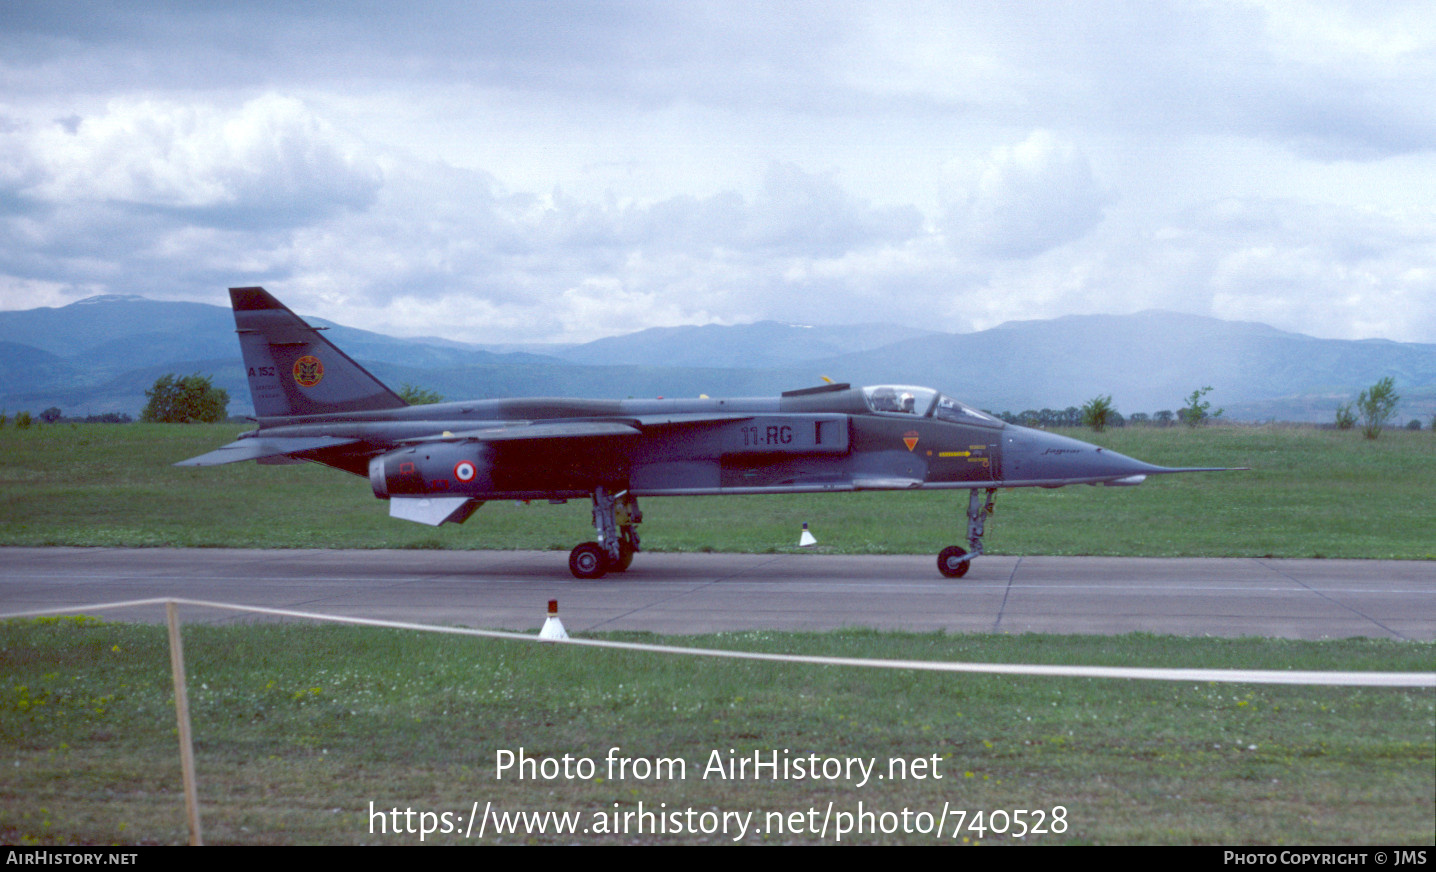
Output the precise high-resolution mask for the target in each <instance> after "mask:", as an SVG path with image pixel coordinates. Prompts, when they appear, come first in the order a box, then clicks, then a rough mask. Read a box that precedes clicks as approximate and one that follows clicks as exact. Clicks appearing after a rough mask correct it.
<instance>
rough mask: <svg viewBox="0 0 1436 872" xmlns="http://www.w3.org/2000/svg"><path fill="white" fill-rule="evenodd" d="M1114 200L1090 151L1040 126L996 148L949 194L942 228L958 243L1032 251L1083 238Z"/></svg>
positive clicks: (1014, 252)
mask: <svg viewBox="0 0 1436 872" xmlns="http://www.w3.org/2000/svg"><path fill="white" fill-rule="evenodd" d="M1107 200H1108V195H1107V194H1105V193H1104V192H1103V191H1102V189H1101V188H1100V186H1099V185H1098V184H1097V181H1096V179H1095V178H1094V177H1093V174H1092V167H1091V164H1090V163H1089V162H1088V160H1087V157H1086V156H1085V155H1084V154H1082V152H1081V151H1080V150H1079V149H1078V148H1077V147H1076V146H1075V145H1073V144H1072V143H1071V142H1068V141H1066V140H1065V139H1063V138H1060V137H1057V136H1055V135H1053V134H1052V133H1050V132H1048V131H1042V130H1039V131H1036V132H1034V133H1033V134H1031V135H1030V136H1028V137H1027V138H1026V139H1025V140H1023V141H1022V142H1020V143H1018V144H1017V145H1014V146H1003V147H1001V148H998V149H995V150H994V151H993V153H992V154H991V156H990V157H989V158H988V160H987V161H986V162H985V163H984V164H983V165H982V166H981V167H980V168H978V171H977V172H976V173H975V175H974V177H973V178H972V179H971V180H970V181H969V183H968V187H967V190H966V191H965V192H962V194H961V195H960V196H958V197H956V198H954V199H953V200H952V201H951V202H949V204H948V206H947V208H946V210H945V213H946V214H945V216H944V221H943V229H944V231H945V233H946V234H947V236H948V239H949V241H950V242H951V243H952V244H953V245H955V246H957V247H958V248H959V249H966V248H972V249H974V250H975V251H977V252H978V253H979V254H981V255H983V256H987V257H996V258H1026V257H1032V256H1034V255H1037V254H1041V253H1042V252H1044V251H1047V250H1048V249H1051V248H1054V247H1056V246H1058V245H1062V244H1064V243H1067V242H1070V241H1072V240H1075V239H1079V238H1081V237H1082V236H1083V235H1085V234H1086V233H1087V232H1088V231H1090V230H1091V229H1092V228H1093V227H1095V226H1096V225H1097V224H1098V223H1099V222H1100V221H1101V220H1102V214H1103V213H1102V210H1103V207H1104V205H1105V204H1106V202H1107Z"/></svg>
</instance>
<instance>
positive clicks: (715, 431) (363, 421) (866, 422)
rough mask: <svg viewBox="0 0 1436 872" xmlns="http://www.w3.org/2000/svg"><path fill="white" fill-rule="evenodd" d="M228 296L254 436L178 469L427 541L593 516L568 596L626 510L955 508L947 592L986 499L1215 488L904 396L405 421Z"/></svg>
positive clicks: (590, 570) (821, 396) (454, 409)
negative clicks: (686, 506) (958, 520)
mask: <svg viewBox="0 0 1436 872" xmlns="http://www.w3.org/2000/svg"><path fill="white" fill-rule="evenodd" d="M229 294H230V300H231V302H232V303H233V306H234V320H235V325H236V327H237V328H238V333H239V344H240V349H241V351H242V353H243V356H244V366H245V370H246V373H247V375H248V378H249V389H250V392H251V393H252V394H253V397H254V408H255V414H256V416H257V419H258V423H259V426H258V428H257V429H255V430H252V431H250V432H247V433H244V434H242V435H241V436H240V437H239V439H238V440H237V441H235V442H232V443H230V444H229V445H226V446H224V447H223V448H219V449H217V450H215V451H211V452H209V453H208V454H203V455H200V456H199V457H194V458H191V459H189V460H185V461H182V462H180V463H178V464H176V465H177V466H213V465H218V464H224V463H235V462H237V461H241V460H255V461H258V462H260V463H292V462H298V461H302V460H307V461H313V462H315V463H322V464H324V465H326V466H332V467H334V468H336V469H342V470H344V471H345V472H351V473H353V474H355V475H358V476H368V478H369V481H370V484H371V485H372V486H373V489H374V495H375V496H376V497H378V498H379V499H381V500H388V501H389V514H390V515H391V516H393V517H395V518H402V519H404V520H407V521H417V522H419V523H422V524H430V525H434V526H437V525H439V524H444V523H463V522H464V521H466V520H468V518H469V516H470V515H472V514H473V513H474V511H475V510H476V509H478V508H479V506H481V505H482V504H483V503H484V501H486V500H498V499H505V500H509V499H512V500H531V499H546V500H551V501H555V502H559V501H564V500H569V499H581V498H589V499H591V500H592V501H593V526H594V530H595V531H596V533H597V536H596V541H594V542H585V543H583V544H581V545H578V546H577V547H575V548H574V549H573V551H572V552H570V554H569V561H568V562H569V569H570V571H572V573H573V574H574V576H576V577H578V578H599V577H601V576H603V575H604V574H606V573H608V572H622V571H624V570H625V569H627V568H628V567H629V565H630V563H631V562H632V560H633V555H634V553H635V552H637V551H638V550H639V537H638V531H637V527H638V524H639V523H640V522H641V521H642V520H643V514H642V512H640V511H639V508H638V498H639V497H647V496H688V495H701V494H773V493H826V492H834V491H865V490H916V489H935V488H936V489H949V490H966V491H968V502H967V542H966V547H965V548H964V547H962V546H960V545H952V546H949V547H947V548H944V549H943V550H942V552H941V553H940V554H938V558H937V566H938V570H939V571H940V572H941V573H942V574H943V575H945V576H948V577H950V578H958V577H961V576H963V575H965V574H966V573H967V569H968V565H969V563H970V562H971V561H972V559H973V558H975V557H977V556H978V555H980V554H981V553H982V537H983V533H984V530H985V525H986V521H987V517H988V515H989V514H991V512H992V506H993V498H994V495H995V493H996V491H997V489H998V488H1009V487H1047V488H1053V487H1062V486H1064V485H1069V484H1094V485H1095V484H1103V485H1136V484H1140V483H1141V482H1142V481H1143V480H1144V479H1145V478H1146V477H1147V476H1148V475H1157V474H1167V473H1174V472H1215V471H1220V470H1219V469H1218V468H1182V469H1177V468H1169V467H1161V466H1154V465H1152V464H1149V463H1143V462H1142V461H1140V460H1134V459H1132V458H1130V457H1126V456H1123V455H1121V454H1118V453H1116V452H1113V451H1108V450H1106V449H1103V448H1099V447H1097V446H1095V445H1090V444H1088V443H1086V442H1081V441H1078V440H1076V439H1070V438H1067V437H1065V436H1058V435H1056V434H1053V433H1046V432H1042V431H1039V430H1030V429H1027V428H1025V427H1018V426H1015V425H1012V424H1006V423H1003V422H1002V421H1000V420H997V419H996V418H993V417H991V416H989V415H987V414H985V413H983V412H981V411H978V410H977V409H974V408H972V407H970V406H967V405H964V404H963V403H960V402H958V401H957V400H954V399H952V398H951V397H948V396H946V395H944V394H941V393H939V392H937V391H935V390H933V389H931V388H924V387H912V386H907V385H878V386H873V387H863V388H854V387H851V386H850V385H847V384H826V385H822V386H819V387H812V388H805V389H803V390H794V391H787V392H785V393H783V394H782V395H781V396H778V397H764V398H753V399H710V398H708V397H699V398H696V399H652V400H587V399H549V398H533V399H507V400H475V401H470V402H457V403H441V404H436V405H423V406H411V405H409V404H408V403H406V402H405V401H404V400H403V399H402V398H401V397H399V395H397V394H395V393H394V392H393V391H391V390H390V389H389V388H387V387H385V386H384V384H383V383H381V382H380V381H379V380H378V379H376V378H375V377H374V376H372V375H370V374H369V372H368V371H366V370H365V369H364V368H363V367H362V366H360V365H359V364H358V363H355V362H354V361H353V360H351V359H350V358H349V357H348V356H347V355H345V354H344V352H342V351H340V350H339V349H338V348H336V347H335V346H334V345H333V344H332V343H330V342H329V341H328V340H327V339H325V338H324V337H323V336H322V335H320V333H319V330H320V329H321V328H314V327H310V326H309V325H308V324H306V323H305V322H304V321H303V320H302V319H300V318H299V316H297V315H295V314H294V313H293V312H292V311H290V310H289V308H288V307H286V306H285V305H284V304H283V303H280V302H279V301H278V300H276V299H275V298H274V297H272V296H271V295H270V294H269V293H268V292H267V291H265V290H264V289H263V288H231V289H230V291H229Z"/></svg>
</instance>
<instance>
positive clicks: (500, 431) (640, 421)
mask: <svg viewBox="0 0 1436 872" xmlns="http://www.w3.org/2000/svg"><path fill="white" fill-rule="evenodd" d="M752 417H753V416H752V415H743V414H717V415H714V414H710V413H702V412H676V413H671V414H661V415H639V416H637V417H633V418H623V419H621V420H610V421H593V420H557V421H506V422H503V423H501V424H500V423H496V424H493V425H492V426H487V427H475V428H473V429H469V430H445V431H444V432H443V433H441V434H439V435H436V436H418V437H414V438H411V439H404V440H401V441H402V442H404V443H415V442H433V441H436V440H437V441H441V442H463V441H467V440H474V441H477V442H521V441H526V440H533V439H591V438H596V437H605V436H638V435H639V434H641V433H642V432H643V430H645V429H648V428H651V427H690V426H701V425H704V424H725V423H728V422H730V421H744V420H748V419H750V418H752Z"/></svg>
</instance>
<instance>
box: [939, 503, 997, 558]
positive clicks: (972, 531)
mask: <svg viewBox="0 0 1436 872" xmlns="http://www.w3.org/2000/svg"><path fill="white" fill-rule="evenodd" d="M996 493H997V488H995V487H990V488H988V489H987V501H986V502H983V501H982V500H981V499H980V498H979V497H978V495H977V488H973V489H972V490H970V491H968V492H967V546H968V548H971V549H972V551H971V552H970V553H969V552H968V550H967V549H966V548H963V547H961V546H959V545H949V546H948V547H946V548H944V549H942V553H940V554H938V555H937V571H938V572H941V573H942V574H943V575H945V576H947V577H948V578H962V577H963V576H964V575H967V567H968V565H969V564H971V563H972V561H973V560H974V559H976V558H977V557H978V556H979V555H981V554H982V534H983V533H984V532H985V531H986V529H987V516H988V515H990V514H992V500H993V496H994V495H995V494H996Z"/></svg>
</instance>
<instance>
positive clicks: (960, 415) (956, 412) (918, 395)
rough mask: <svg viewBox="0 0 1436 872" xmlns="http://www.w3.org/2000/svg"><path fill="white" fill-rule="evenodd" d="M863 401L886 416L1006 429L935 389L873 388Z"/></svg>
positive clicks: (873, 410) (880, 386)
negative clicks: (931, 419)
mask: <svg viewBox="0 0 1436 872" xmlns="http://www.w3.org/2000/svg"><path fill="white" fill-rule="evenodd" d="M863 399H864V400H866V401H867V404H868V409H869V411H872V412H877V413H879V414H883V415H912V416H913V417H915V418H937V419H939V420H942V421H952V422H954V423H958V424H977V425H980V426H986V427H1001V426H1002V422H1001V421H999V420H997V419H996V418H993V417H992V416H991V415H988V414H985V413H983V412H979V411H978V410H977V409H974V408H972V407H971V406H965V405H963V404H962V403H959V402H958V401H957V400H954V399H953V398H952V397H949V396H946V395H944V394H940V393H938V392H937V391H935V390H933V389H932V388H920V387H914V386H912V385H872V386H870V387H865V388H863Z"/></svg>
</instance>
